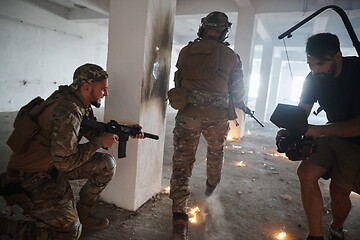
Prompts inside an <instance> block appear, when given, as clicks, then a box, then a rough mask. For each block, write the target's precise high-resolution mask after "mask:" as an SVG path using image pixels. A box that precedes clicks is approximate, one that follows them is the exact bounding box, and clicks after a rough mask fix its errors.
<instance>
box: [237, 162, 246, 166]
mask: <svg viewBox="0 0 360 240" xmlns="http://www.w3.org/2000/svg"><path fill="white" fill-rule="evenodd" d="M236 166H238V167H246V164H245V163H244V161H240V162H238V163H237V164H236Z"/></svg>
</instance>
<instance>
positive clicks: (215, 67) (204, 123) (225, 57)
mask: <svg viewBox="0 0 360 240" xmlns="http://www.w3.org/2000/svg"><path fill="white" fill-rule="evenodd" d="M230 27H231V23H230V22H229V20H228V17H227V15H226V14H224V13H222V12H212V13H210V14H209V15H207V16H206V17H205V18H202V19H201V26H200V28H199V31H198V38H197V39H195V40H194V41H193V42H190V43H189V44H188V45H187V46H185V47H184V48H183V49H182V50H181V51H180V54H179V58H178V62H177V65H176V66H177V68H178V70H177V71H176V73H175V79H174V81H175V88H174V89H172V90H170V91H169V93H168V96H169V100H170V104H171V105H172V106H173V107H174V108H176V109H179V111H178V113H177V115H176V123H175V128H174V130H173V134H174V156H173V172H172V176H171V180H170V186H171V190H170V198H171V199H172V200H173V205H172V212H173V236H174V239H187V229H188V220H189V218H188V215H187V214H186V212H185V210H184V209H185V207H186V202H187V199H188V198H189V195H190V191H189V186H188V185H189V178H190V177H191V174H192V169H193V166H194V162H195V154H196V149H197V147H198V144H199V138H200V135H201V134H203V136H204V137H205V139H206V141H207V144H208V148H207V166H206V167H207V170H206V175H207V181H206V191H205V195H206V196H210V195H211V194H212V192H213V191H214V190H215V188H216V186H217V185H218V184H219V182H220V178H221V169H222V165H223V156H224V151H223V148H224V143H225V140H226V137H227V133H228V130H229V124H228V120H229V119H231V120H234V119H236V114H235V116H233V115H232V114H229V112H231V113H233V112H234V106H235V107H237V108H242V107H243V106H244V105H243V101H242V100H243V96H244V82H243V72H242V65H241V61H240V57H239V56H238V55H237V54H236V53H235V52H234V51H233V50H232V49H230V48H229V47H228V45H229V44H228V43H227V42H224V41H225V39H226V38H227V37H228V33H229V30H230ZM229 110H230V111H229ZM231 110H232V111H231ZM230 115H232V116H231V117H229V116H230Z"/></svg>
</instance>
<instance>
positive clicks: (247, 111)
mask: <svg viewBox="0 0 360 240" xmlns="http://www.w3.org/2000/svg"><path fill="white" fill-rule="evenodd" d="M240 109H241V110H243V112H244V113H245V114H247V115H249V116H250V117H252V118H253V119H254V120H255V121H256V122H257V123H258V124H259V125H260V126H262V127H264V124H262V123H261V122H260V121H259V120H258V119H257V118H256V117H255V116H254V112H255V111H253V110H250V108H248V107H247V106H246V105H245V104H244V106H243V107H242V108H240Z"/></svg>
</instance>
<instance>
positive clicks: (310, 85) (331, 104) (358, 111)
mask: <svg viewBox="0 0 360 240" xmlns="http://www.w3.org/2000/svg"><path fill="white" fill-rule="evenodd" d="M343 60H344V61H343V68H342V72H341V74H340V75H339V76H338V77H337V78H335V79H326V80H323V81H321V80H318V79H316V78H314V77H313V76H312V74H311V73H309V74H308V75H307V77H306V79H305V82H304V85H303V89H302V93H301V97H300V102H301V103H304V104H313V103H315V102H316V101H318V102H319V105H320V106H321V107H322V108H323V109H324V111H325V112H326V117H327V119H328V121H329V122H330V123H336V122H343V121H347V120H351V119H354V118H356V117H357V116H360V58H359V57H343ZM349 139H351V140H354V141H355V142H357V143H359V144H360V136H358V137H351V138H349Z"/></svg>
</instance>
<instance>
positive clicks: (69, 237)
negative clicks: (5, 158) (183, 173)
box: [0, 64, 143, 240]
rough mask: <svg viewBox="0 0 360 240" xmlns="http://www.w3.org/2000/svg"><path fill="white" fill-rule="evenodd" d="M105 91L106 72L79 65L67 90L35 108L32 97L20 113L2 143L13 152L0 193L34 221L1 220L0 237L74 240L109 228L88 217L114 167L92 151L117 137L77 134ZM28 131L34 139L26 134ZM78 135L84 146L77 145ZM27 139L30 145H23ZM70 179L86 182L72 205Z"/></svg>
mask: <svg viewBox="0 0 360 240" xmlns="http://www.w3.org/2000/svg"><path fill="white" fill-rule="evenodd" d="M107 88H108V74H107V73H106V71H104V70H103V69H102V68H101V67H100V66H97V65H94V64H85V65H82V66H80V67H78V68H77V69H76V71H75V72H74V76H73V83H72V84H71V85H69V86H60V88H59V90H57V91H55V92H54V93H53V94H52V95H51V96H50V97H49V98H48V99H46V100H45V101H44V102H42V103H40V102H41V101H40V102H37V103H36V99H37V98H36V99H34V100H33V101H32V102H31V103H30V104H28V105H27V106H25V107H24V108H25V109H24V108H22V109H21V110H20V112H19V114H18V116H17V118H16V120H15V122H14V127H15V130H14V132H13V134H12V135H11V137H10V138H9V140H8V142H7V143H8V145H9V146H10V147H11V148H12V150H13V151H14V152H13V154H12V155H11V158H10V161H9V164H8V168H7V172H6V173H3V174H1V175H0V188H1V189H2V194H3V195H4V197H5V200H6V201H7V202H8V203H9V204H17V205H19V206H20V207H21V208H22V209H23V214H24V215H27V216H30V217H31V218H32V219H33V220H35V221H15V220H14V219H12V218H7V217H5V216H3V217H1V218H0V236H1V235H2V234H6V235H8V236H10V237H12V238H14V239H20V240H25V239H26V240H32V239H37V240H47V239H57V240H60V239H61V240H74V239H78V238H79V237H80V234H81V229H82V227H84V228H90V229H102V228H105V227H106V226H107V225H108V224H109V220H108V219H107V218H99V217H95V216H93V215H92V214H91V213H90V209H91V207H92V206H93V204H94V202H95V200H96V199H97V198H98V196H99V195H100V193H101V192H102V190H103V189H104V188H105V187H106V186H107V185H108V183H109V182H110V180H111V179H112V177H113V176H114V174H115V166H116V162H115V159H114V158H113V157H112V156H111V155H109V154H106V153H100V152H96V151H97V150H98V149H99V148H101V147H111V146H112V145H113V144H114V143H115V142H116V141H117V139H118V136H117V135H115V134H112V133H97V132H93V131H91V130H90V131H89V130H87V131H86V130H84V129H80V125H81V122H82V120H83V118H84V117H87V118H90V119H95V117H94V115H93V111H92V108H91V105H93V106H95V107H100V103H101V99H102V98H103V97H106V96H107V95H108V90H107ZM30 105H33V107H32V108H31V106H30ZM30 108H31V110H30ZM27 110H29V111H27ZM24 116H25V117H24ZM26 116H31V118H26ZM32 128H33V129H34V130H36V131H34V132H35V133H36V134H35V135H26V133H28V132H29V129H31V130H32ZM24 134H25V136H24ZM82 136H85V137H86V138H87V139H88V140H89V141H88V142H86V143H83V144H80V143H79V142H80V139H81V138H82ZM136 137H137V138H142V137H143V136H140V135H137V136H136ZM27 138H29V139H30V141H28V142H27V143H25V142H23V140H24V139H27ZM75 179H88V181H87V182H86V183H85V185H84V186H83V187H82V188H81V190H80V193H79V195H80V196H79V202H78V203H77V204H76V206H75V202H74V196H73V192H72V190H71V187H70V184H69V181H68V180H75ZM4 189H5V190H4Z"/></svg>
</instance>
